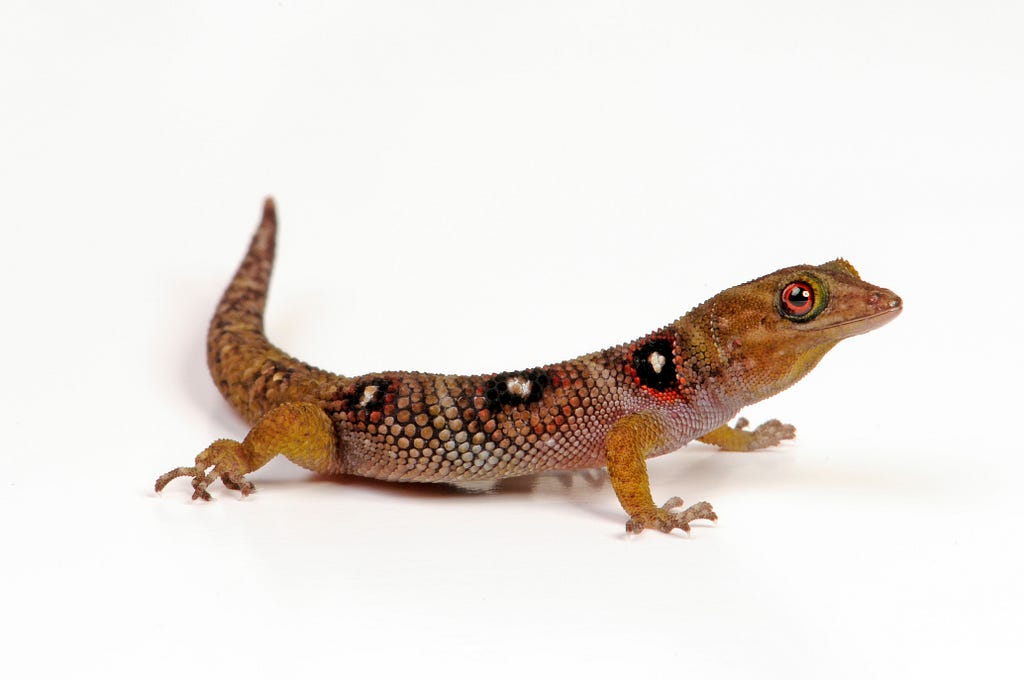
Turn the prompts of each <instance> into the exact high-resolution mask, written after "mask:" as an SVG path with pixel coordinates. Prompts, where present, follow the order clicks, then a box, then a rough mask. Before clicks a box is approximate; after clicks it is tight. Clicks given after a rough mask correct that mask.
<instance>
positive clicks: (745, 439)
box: [697, 418, 796, 451]
mask: <svg viewBox="0 0 1024 680" xmlns="http://www.w3.org/2000/svg"><path fill="white" fill-rule="evenodd" d="M749 424H750V421H748V420H747V419H746V418H739V419H737V420H736V426H735V427H729V426H728V425H722V426H721V427H720V428H718V429H717V430H712V431H711V432H708V433H707V434H706V435H704V436H703V437H697V441H700V442H704V443H705V444H711V445H712V446H717V447H718V448H720V449H722V450H723V451H757V450H758V449H766V448H768V447H769V446H777V445H778V444H780V443H782V440H783V439H792V438H793V437H795V436H796V428H795V427H793V426H792V425H787V424H786V423H780V422H779V421H778V420H769V421H767V422H764V423H761V424H760V425H758V426H757V428H756V429H754V430H746V429H744V428H745V427H746V426H747V425H749Z"/></svg>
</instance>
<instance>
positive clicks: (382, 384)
mask: <svg viewBox="0 0 1024 680" xmlns="http://www.w3.org/2000/svg"><path fill="white" fill-rule="evenodd" d="M390 386H391V381H389V380H385V379H384V378H372V379H370V380H360V381H359V382H357V383H356V384H355V386H354V387H353V388H352V392H351V393H350V394H346V395H345V396H346V397H347V399H348V403H347V404H346V405H345V410H346V411H359V410H365V411H379V410H380V409H381V407H382V406H384V401H385V397H387V393H388V388H389V387H390ZM367 387H376V388H377V391H376V392H374V393H373V396H371V397H370V399H369V400H368V401H367V402H366V403H365V404H362V406H360V404H361V403H362V401H363V395H364V394H366V388H367Z"/></svg>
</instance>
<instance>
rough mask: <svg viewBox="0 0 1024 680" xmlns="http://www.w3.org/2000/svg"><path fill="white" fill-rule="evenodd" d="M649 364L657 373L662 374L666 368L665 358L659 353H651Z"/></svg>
mask: <svg viewBox="0 0 1024 680" xmlns="http://www.w3.org/2000/svg"><path fill="white" fill-rule="evenodd" d="M647 363H649V364H650V365H651V368H653V369H654V372H655V373H661V369H663V368H665V357H663V356H662V355H661V354H660V353H659V352H651V356H649V357H647Z"/></svg>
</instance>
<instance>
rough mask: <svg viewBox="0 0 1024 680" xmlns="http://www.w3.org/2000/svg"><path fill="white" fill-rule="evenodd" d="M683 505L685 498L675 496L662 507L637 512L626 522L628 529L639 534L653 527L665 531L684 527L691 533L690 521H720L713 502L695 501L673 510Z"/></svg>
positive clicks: (684, 529) (683, 528)
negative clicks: (687, 505)
mask: <svg viewBox="0 0 1024 680" xmlns="http://www.w3.org/2000/svg"><path fill="white" fill-rule="evenodd" d="M682 506H683V499H682V498H679V497H678V496H673V497H672V498H670V499H668V501H667V502H666V503H665V504H664V505H663V506H661V507H660V508H652V509H651V510H644V511H641V512H637V513H635V514H633V515H632V516H631V517H630V518H629V521H627V522H626V531H628V532H629V533H631V534H639V533H640V532H641V531H643V530H644V529H647V528H651V529H657V530H658V531H663V532H665V533H668V532H670V531H672V530H673V529H682V530H683V531H685V532H686V533H690V522H692V521H693V520H695V519H707V520H711V521H712V522H717V521H718V515H716V514H715V511H714V510H712V508H711V504H710V503H708V502H706V501H701V502H700V503H694V504H693V505H691V506H690V507H688V508H687V509H686V510H683V511H682V512H673V510H674V509H675V508H681V507H682Z"/></svg>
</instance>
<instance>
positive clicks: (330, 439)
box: [155, 402, 338, 501]
mask: <svg viewBox="0 0 1024 680" xmlns="http://www.w3.org/2000/svg"><path fill="white" fill-rule="evenodd" d="M336 450H337V449H336V446H335V437H334V426H333V425H332V424H331V419H330V418H328V417H327V414H326V413H324V410H323V409H322V408H320V407H319V406H317V405H315V404H309V403H304V402H294V403H288V404H281V405H280V406H276V407H274V408H273V409H271V410H270V411H267V413H266V414H264V416H263V417H262V418H260V419H259V420H258V421H257V422H256V424H255V425H254V426H253V428H252V429H251V430H249V434H248V435H246V437H245V439H243V440H242V441H240V442H236V441H234V440H231V439H218V440H217V441H215V442H213V443H212V444H210V446H208V447H207V448H206V450H205V451H203V452H202V453H200V454H199V455H198V456H196V464H195V465H193V466H191V467H180V468H175V469H174V470H171V471H170V472H166V473H164V474H162V475H160V477H159V478H157V480H156V485H155V488H156V490H157V491H161V490H163V488H164V487H165V486H167V484H168V482H170V481H171V480H173V479H177V478H178V477H192V488H193V489H195V492H194V493H193V494H192V499H193V500H195V499H197V498H201V499H203V500H205V501H208V500H210V493H209V492H208V491H207V490H206V487H207V486H209V485H210V484H211V483H212V482H214V481H215V480H216V479H217V478H218V477H219V478H220V480H221V481H222V482H223V483H224V486H226V487H228V488H229V489H233V490H235V491H240V492H241V493H242V495H243V496H248V495H249V493H251V492H252V490H253V489H254V488H255V487H253V485H252V482H250V481H249V480H247V479H246V478H245V475H246V474H248V473H250V472H252V471H253V470H258V469H259V468H261V467H263V466H264V465H265V464H266V463H267V462H269V461H270V459H271V458H273V457H274V456H276V455H278V454H284V455H285V456H286V457H287V458H288V459H289V460H291V461H292V462H294V463H296V464H298V465H301V466H302V467H304V468H306V469H308V470H313V471H315V472H332V471H334V470H336V469H337V468H338V465H337V463H336V462H335V456H336Z"/></svg>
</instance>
